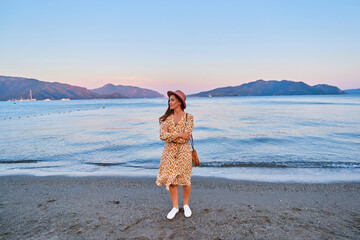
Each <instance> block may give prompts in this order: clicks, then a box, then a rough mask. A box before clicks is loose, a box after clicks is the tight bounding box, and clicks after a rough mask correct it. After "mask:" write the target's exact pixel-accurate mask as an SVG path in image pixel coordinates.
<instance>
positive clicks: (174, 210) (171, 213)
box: [167, 208, 179, 220]
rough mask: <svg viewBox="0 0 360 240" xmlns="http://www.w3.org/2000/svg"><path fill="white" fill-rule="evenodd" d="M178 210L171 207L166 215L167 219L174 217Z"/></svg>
mask: <svg viewBox="0 0 360 240" xmlns="http://www.w3.org/2000/svg"><path fill="white" fill-rule="evenodd" d="M178 212H179V209H178V208H173V209H171V211H170V212H169V213H168V215H167V219H169V220H171V219H173V218H174V217H175V215H176V214H177V213H178Z"/></svg>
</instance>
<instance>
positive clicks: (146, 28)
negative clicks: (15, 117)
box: [0, 0, 360, 94]
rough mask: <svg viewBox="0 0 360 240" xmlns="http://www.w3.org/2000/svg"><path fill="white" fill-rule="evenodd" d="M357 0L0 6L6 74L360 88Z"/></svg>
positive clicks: (190, 85) (180, 85)
mask: <svg viewBox="0 0 360 240" xmlns="http://www.w3.org/2000/svg"><path fill="white" fill-rule="evenodd" d="M359 13H360V1H357V0H356V1H350V0H342V1H331V0H328V1H316V0H312V1H306V0H301V1H297V0H292V1H289V0H287V1H285V0H284V1H275V0H267V1H265V0H253V1H250V0H249V1H240V0H239V1H225V0H223V1H211V0H208V1H195V0H194V1H156V0H153V1H150V0H148V1H137V0H132V1H121V0H120V1H109V0H105V1H89V0H87V1H81V0H76V1H66V0H62V1H60V0H59V1H57V0H52V1H45V0H42V1H34V0H23V1H19V0H2V1H0V75H6V76H21V77H32V78H37V79H39V80H43V81H50V82H54V81H57V82H63V83H69V84H73V85H79V86H84V87H87V88H90V89H91V88H96V87H100V86H103V85H104V84H106V83H113V84H124V85H133V86H139V87H146V88H151V89H154V90H157V91H159V92H161V93H163V94H164V93H165V92H166V90H168V89H174V90H175V89H182V90H184V91H185V92H186V93H195V92H199V91H203V90H209V89H212V88H215V87H224V86H235V85H240V84H242V83H246V82H251V81H255V80H258V79H264V80H283V79H287V80H293V81H303V82H305V83H308V84H309V85H315V84H320V83H326V84H330V85H336V86H338V87H340V88H341V89H349V88H360V14H359Z"/></svg>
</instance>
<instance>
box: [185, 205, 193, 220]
mask: <svg viewBox="0 0 360 240" xmlns="http://www.w3.org/2000/svg"><path fill="white" fill-rule="evenodd" d="M184 215H185V217H190V216H191V210H190V207H189V205H184Z"/></svg>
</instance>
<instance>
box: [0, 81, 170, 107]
mask: <svg viewBox="0 0 360 240" xmlns="http://www.w3.org/2000/svg"><path fill="white" fill-rule="evenodd" d="M132 88H134V89H135V90H134V91H135V92H138V93H139V94H137V95H136V94H133V93H132V92H131V91H130V90H129V91H128V93H129V96H126V95H124V94H123V93H121V92H116V91H113V92H106V91H104V93H103V94H102V93H99V94H98V93H95V92H93V91H90V90H88V89H87V88H84V87H78V86H73V85H70V84H64V83H58V82H53V83H50V82H44V81H39V80H37V79H33V78H22V77H8V76H0V101H7V100H9V99H10V100H14V99H20V98H23V99H28V98H30V96H29V95H30V90H31V92H32V98H34V99H37V100H44V99H51V100H59V99H62V98H69V99H103V98H106V99H108V98H110V99H112V98H129V97H142V96H146V97H149V98H150V97H154V96H155V94H154V93H157V92H155V91H152V90H148V89H141V88H137V87H132ZM152 92H154V93H152ZM146 93H147V94H146ZM159 95H160V97H161V96H163V95H161V94H160V93H158V95H156V97H158V96H159Z"/></svg>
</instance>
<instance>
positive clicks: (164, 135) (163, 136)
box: [160, 121, 177, 142]
mask: <svg viewBox="0 0 360 240" xmlns="http://www.w3.org/2000/svg"><path fill="white" fill-rule="evenodd" d="M166 125H167V124H166V121H164V122H162V123H161V126H160V140H163V141H166V142H175V140H176V139H177V136H176V135H177V133H169V132H166V131H164V130H163V127H164V126H166Z"/></svg>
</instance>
